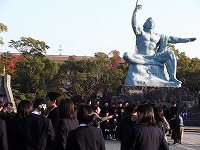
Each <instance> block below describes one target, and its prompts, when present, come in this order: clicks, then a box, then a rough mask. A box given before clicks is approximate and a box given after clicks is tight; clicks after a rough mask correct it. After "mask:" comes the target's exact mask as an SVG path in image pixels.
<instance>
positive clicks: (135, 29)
mask: <svg viewBox="0 0 200 150" xmlns="http://www.w3.org/2000/svg"><path fill="white" fill-rule="evenodd" d="M140 9H142V5H138V4H137V2H136V6H135V9H134V11H133V16H132V28H133V31H134V33H135V35H137V34H139V33H140V32H141V28H140V27H139V26H138V24H137V20H136V12H137V11H138V10H140Z"/></svg>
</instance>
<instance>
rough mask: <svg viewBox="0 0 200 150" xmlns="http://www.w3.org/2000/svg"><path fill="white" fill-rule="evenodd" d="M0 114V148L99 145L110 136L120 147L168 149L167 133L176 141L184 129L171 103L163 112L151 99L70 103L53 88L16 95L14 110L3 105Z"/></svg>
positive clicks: (53, 149)
mask: <svg viewBox="0 0 200 150" xmlns="http://www.w3.org/2000/svg"><path fill="white" fill-rule="evenodd" d="M167 114H168V116H167ZM0 118H1V119H0V138H1V139H0V149H1V150H105V140H111V139H112V140H120V141H121V150H133V149H134V150H135V149H137V150H158V149H162V150H168V149H169V144H168V142H167V138H166V134H167V132H168V131H169V133H170V131H171V130H172V138H173V139H174V144H176V143H177V142H179V143H181V142H182V134H181V132H180V131H183V129H184V126H183V121H182V119H181V116H180V115H179V109H178V107H177V106H176V103H173V106H172V107H171V108H170V110H169V113H166V111H165V109H163V107H160V106H157V105H156V104H152V103H145V104H140V105H136V104H130V103H129V102H124V103H122V102H114V103H112V104H111V105H110V104H109V103H108V102H106V101H104V103H103V104H102V105H100V104H99V101H95V103H94V102H91V101H90V100H89V101H87V102H82V103H80V104H75V103H74V102H73V101H72V100H71V99H62V95H61V94H60V93H58V92H50V93H48V94H47V98H46V99H41V98H37V99H35V100H33V101H32V102H31V101H29V100H22V101H21V102H20V103H19V104H18V106H17V112H16V113H14V111H12V104H11V103H9V104H6V105H4V106H2V107H0ZM168 122H169V123H168ZM169 124H170V125H169Z"/></svg>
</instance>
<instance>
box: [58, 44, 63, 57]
mask: <svg viewBox="0 0 200 150" xmlns="http://www.w3.org/2000/svg"><path fill="white" fill-rule="evenodd" d="M59 46H60V48H59V49H58V50H59V51H60V54H59V55H60V56H61V55H62V54H61V51H63V49H62V48H61V45H59Z"/></svg>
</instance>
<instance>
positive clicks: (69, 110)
mask: <svg viewBox="0 0 200 150" xmlns="http://www.w3.org/2000/svg"><path fill="white" fill-rule="evenodd" d="M58 110H59V116H60V118H61V119H63V118H67V119H71V120H74V119H75V118H76V112H75V106H74V103H73V101H72V100H71V99H63V100H61V101H60V104H59V106H58Z"/></svg>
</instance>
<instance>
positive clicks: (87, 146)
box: [66, 126, 105, 150]
mask: <svg viewBox="0 0 200 150" xmlns="http://www.w3.org/2000/svg"><path fill="white" fill-rule="evenodd" d="M66 150H105V141H104V137H103V134H102V131H101V129H99V128H96V127H92V126H89V127H88V126H84V127H78V128H77V129H75V130H72V131H70V132H69V135H68V139H67V144H66Z"/></svg>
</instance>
